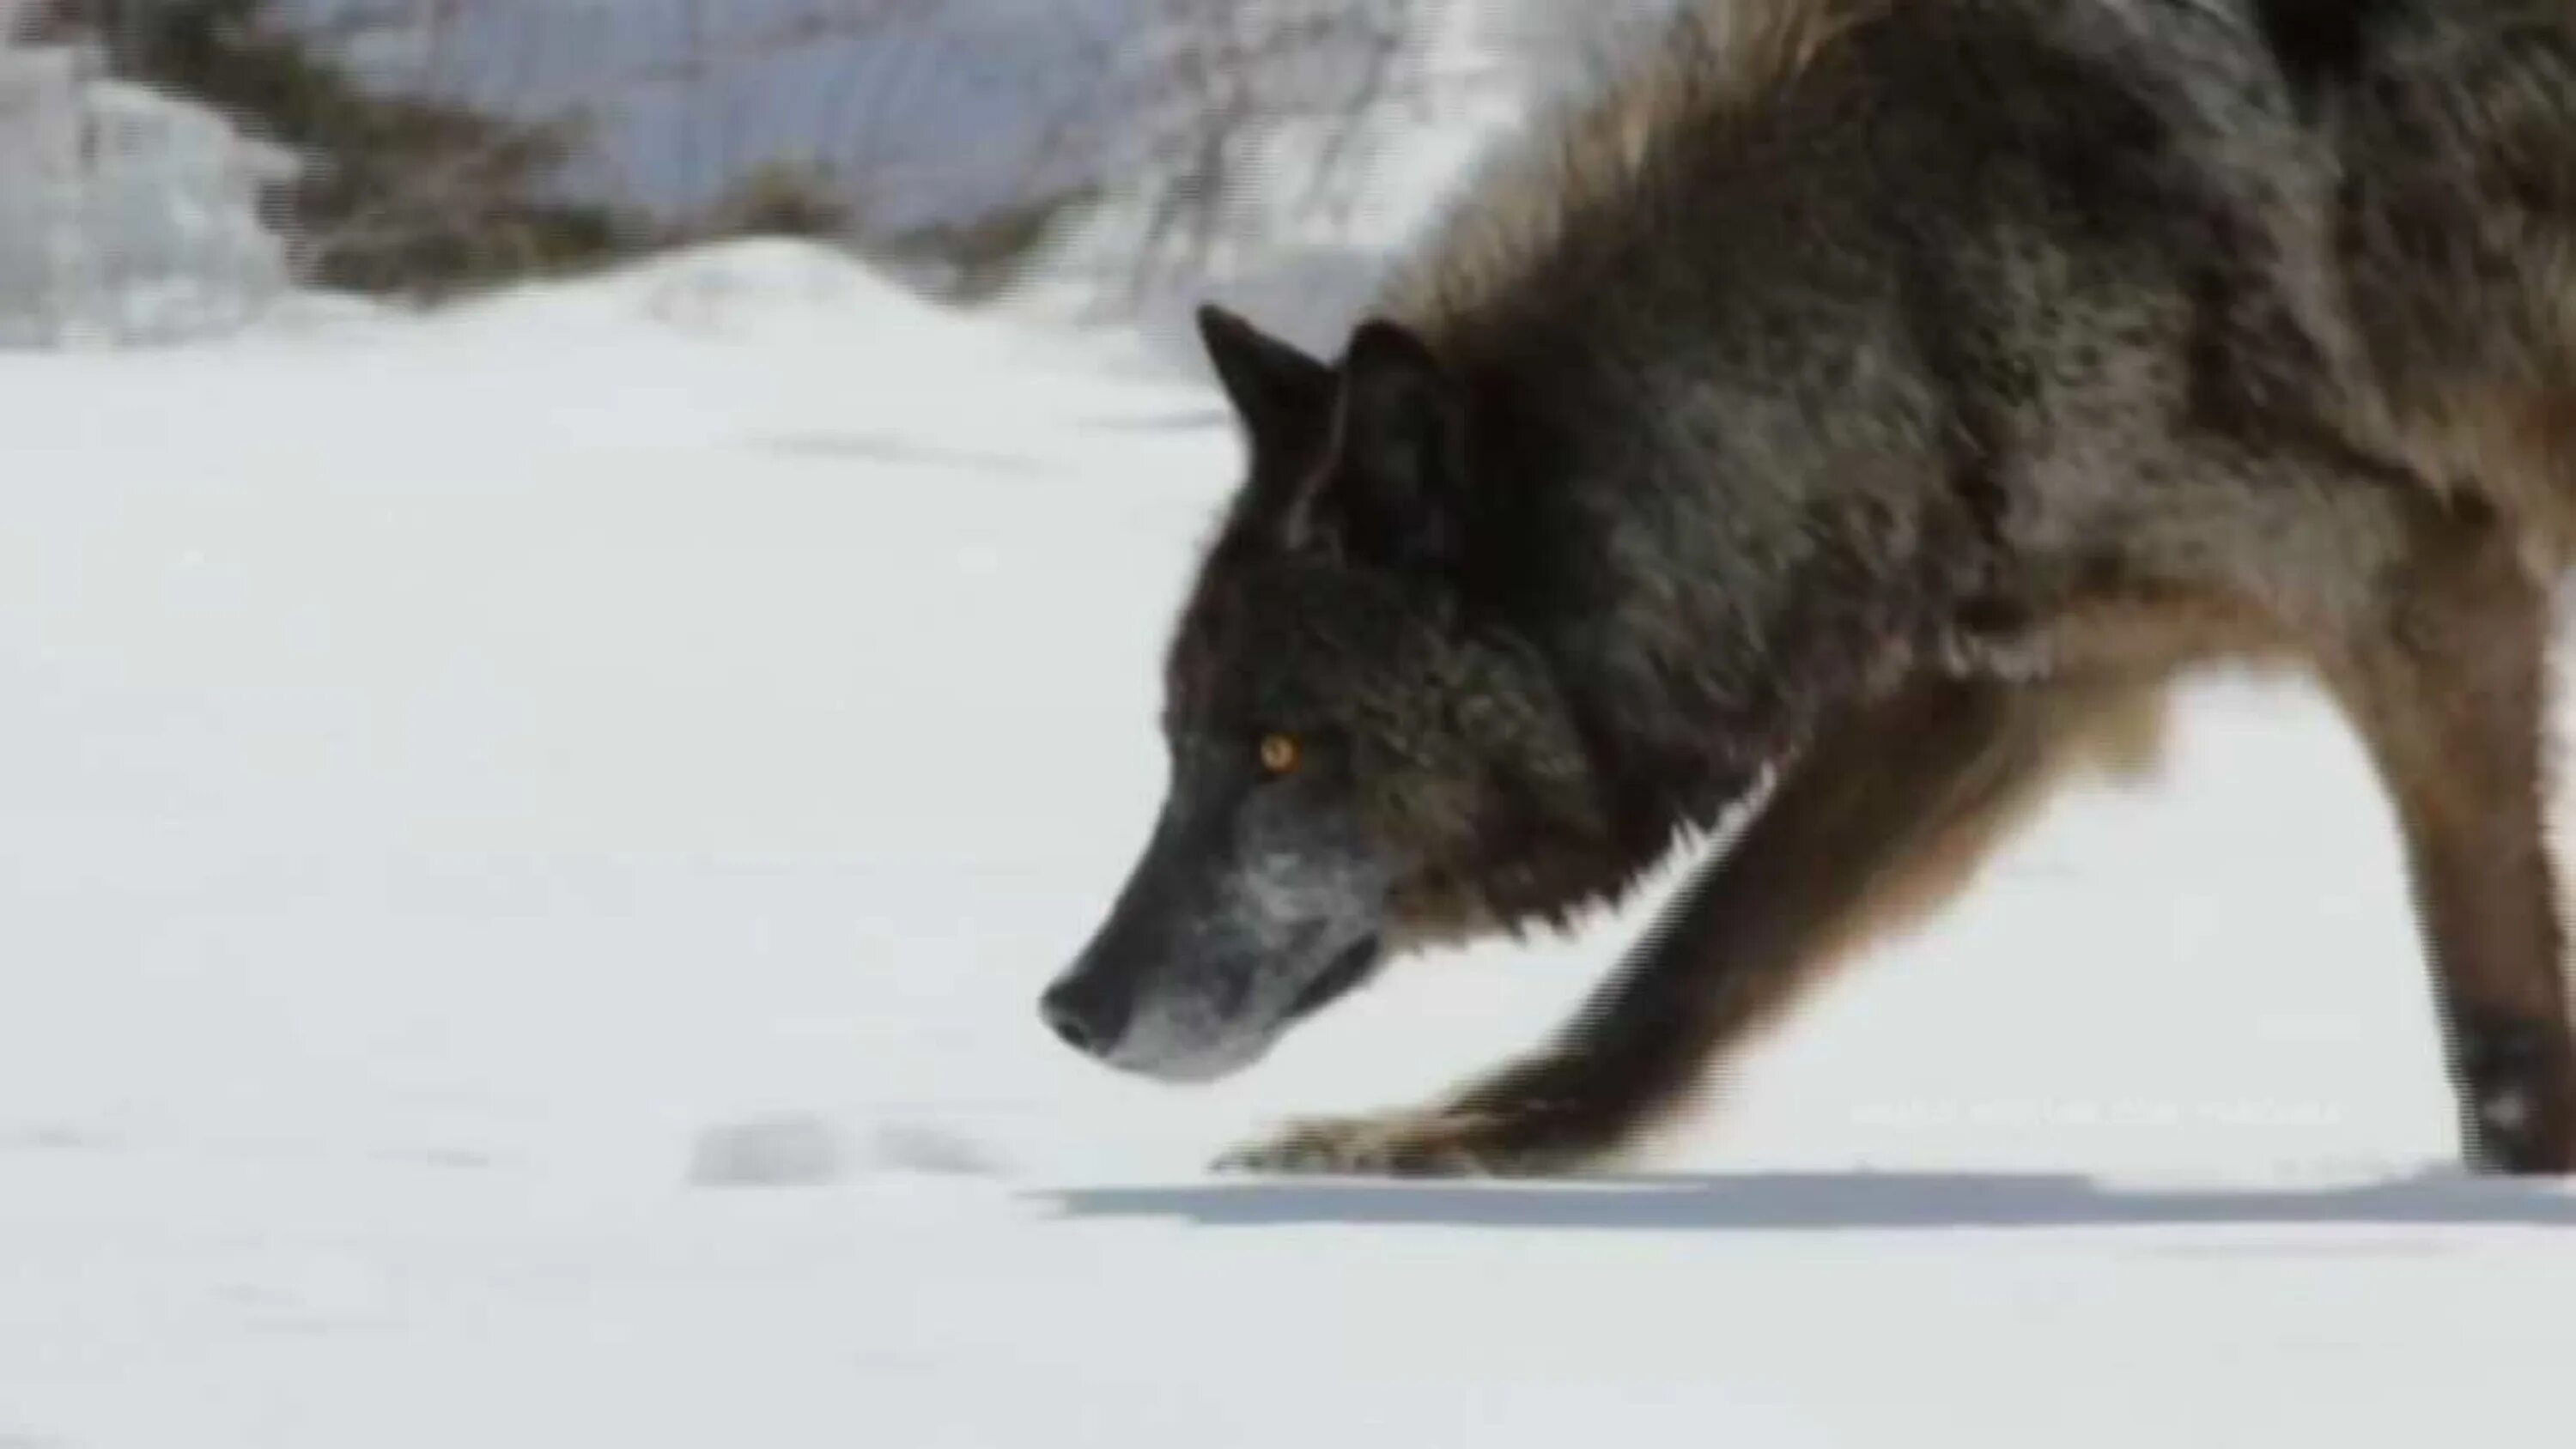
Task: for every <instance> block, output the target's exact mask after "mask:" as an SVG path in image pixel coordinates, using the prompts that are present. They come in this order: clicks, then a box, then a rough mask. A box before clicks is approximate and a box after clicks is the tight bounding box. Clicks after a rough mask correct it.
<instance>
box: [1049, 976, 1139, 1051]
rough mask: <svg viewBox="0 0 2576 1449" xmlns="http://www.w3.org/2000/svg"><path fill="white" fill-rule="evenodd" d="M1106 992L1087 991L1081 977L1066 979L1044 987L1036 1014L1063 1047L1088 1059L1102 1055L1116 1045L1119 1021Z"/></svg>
mask: <svg viewBox="0 0 2576 1449" xmlns="http://www.w3.org/2000/svg"><path fill="white" fill-rule="evenodd" d="M1107 995H1108V993H1104V992H1101V991H1097V990H1090V989H1086V987H1085V983H1084V982H1083V980H1082V978H1080V977H1078V976H1074V977H1067V978H1066V979H1064V980H1062V981H1059V982H1057V983H1056V984H1055V985H1053V986H1051V987H1049V988H1047V994H1046V995H1045V996H1044V997H1042V998H1040V999H1039V1001H1038V1014H1039V1015H1040V1016H1043V1017H1045V1018H1046V1024H1047V1025H1048V1026H1049V1027H1052V1028H1054V1030H1055V1034H1056V1035H1057V1036H1060V1037H1062V1038H1064V1044H1065V1045H1066V1046H1069V1047H1071V1048H1073V1049H1074V1050H1075V1051H1078V1052H1082V1053H1084V1054H1086V1055H1088V1056H1095V1057H1096V1056H1105V1055H1107V1054H1108V1051H1109V1049H1110V1048H1111V1047H1113V1046H1115V1045H1117V1042H1118V1029H1119V1025H1120V1024H1119V1022H1118V1021H1117V1019H1116V1018H1117V1016H1118V1014H1119V1013H1117V1012H1116V1011H1115V1010H1114V1009H1113V1003H1111V1002H1110V1001H1109V1000H1108V999H1107Z"/></svg>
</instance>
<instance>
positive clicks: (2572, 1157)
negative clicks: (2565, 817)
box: [2328, 516, 2576, 1173]
mask: <svg viewBox="0 0 2576 1449" xmlns="http://www.w3.org/2000/svg"><path fill="white" fill-rule="evenodd" d="M2395 582H2396V585H2397V586H2396V587H2394V588H2392V589H2391V590H2390V591H2389V595H2390V598H2391V600H2392V602H2391V603H2390V604H2389V605H2388V606H2387V608H2386V610H2385V611H2384V612H2385V617H2381V618H2377V619H2374V620H2372V621H2371V625H2372V627H2371V628H2369V629H2368V630H2367V631H2366V633H2364V634H2363V637H2359V638H2357V639H2354V640H2352V641H2349V642H2348V643H2346V644H2345V645H2344V647H2343V649H2342V650H2341V651H2340V653H2339V655H2338V656H2337V657H2336V658H2335V659H2334V660H2332V661H2331V662H2330V665H2329V670H2328V673H2329V677H2330V678H2331V679H2332V680H2333V682H2334V683H2335V685H2336V686H2337V689H2338V692H2339V693H2340V695H2341V697H2342V699H2343V702H2344V704H2345V707H2346V710H2347V712H2348V713H2349V714H2350V715H2351V716H2352V718H2353V720H2354V723H2355V725H2356V726H2357V728H2358V729H2359V732H2360V734H2361V735H2362V737H2363V739H2364V740H2365V741H2366V742H2367V743H2368V745H2369V748H2370V751H2371V753H2372V756H2373V758H2374V759H2375V761H2376V763H2377V764H2378V767H2379V771H2380V774H2381V777H2382V779H2383V780H2384V781H2385V783H2386V785H2387V789H2388V793H2389V796H2390V798H2391V800H2392V803H2393V804H2394V805H2395V807H2396V813H2397V817H2398V821H2399V824H2400V825H2401V827H2402V828H2403V830H2404V833H2405V839H2406V853H2407V862H2408V871H2409V875H2410V877H2411V881H2412V885H2413V889H2414V895H2415V904H2416V915H2417V917H2418V920H2419V922H2420V924H2421V928H2422V930H2423V933H2424V941H2425V948H2426V953H2427V955H2428V956H2429V957H2430V959H2431V965H2432V970H2433V977H2434V985H2435V998H2436V1001H2437V1004H2438V1006H2439V1010H2440V1018H2441V1023H2442V1026H2443V1028H2444V1036H2445V1041H2446V1045H2447V1047H2448V1051H2449V1058H2450V1061H2449V1066H2450V1071H2451V1076H2452V1083H2453V1087H2454V1089H2455V1090H2456V1091H2457V1093H2458V1095H2459V1111H2460V1123H2461V1135H2462V1140H2463V1145H2464V1147H2465V1149H2466V1153H2467V1156H2468V1158H2469V1161H2470V1164H2471V1165H2472V1166H2473V1167H2475V1168H2476V1169H2478V1170H2480V1171H2484V1172H2499V1173H2567V1172H2571V1171H2576V1022H2571V1018H2570V1015H2569V1003H2568V982H2567V978H2566V975H2565V968H2564V953H2565V939H2564V936H2563V933H2562V928H2561V925H2560V922H2559V919H2558V914H2557V911H2558V904H2557V886H2556V881H2555V878H2554V872H2553V869H2552V866H2551V861H2550V856H2549V846H2548V842H2547V839H2546V836H2545V822H2544V818H2543V813H2544V810H2545V806H2546V794H2545V789H2544V783H2545V771H2544V769H2543V757H2542V752H2543V749H2544V742H2545V731H2546V728H2547V713H2546V709H2547V706H2546V697H2547V656H2548V645H2549V619H2550V616H2549V600H2548V597H2547V594H2546V592H2545V591H2544V590H2543V589H2542V588H2541V587H2540V586H2539V585H2537V584H2536V583H2534V582H2533V581H2532V579H2531V577H2530V575H2529V573H2528V571H2527V570H2526V569H2525V568H2523V567H2522V566H2520V565H2519V564H2518V562H2517V560H2516V559H2515V557H2514V555H2513V548H2512V540H2511V538H2510V537H2509V535H2508V533H2507V531H2506V530H2505V529H2504V528H2502V527H2501V526H2500V525H2499V524H2498V522H2497V520H2496V519H2494V518H2493V517H2492V516H2486V517H2482V518H2480V519H2476V520H2469V521H2463V522H2460V523H2458V524H2457V525H2456V526H2455V527H2452V528H2450V529H2447V530H2443V531H2440V532H2439V533H2438V535H2437V536H2435V537H2433V538H2431V539H2429V540H2428V541H2427V542H2426V543H2425V544H2424V545H2423V547H2422V548H2421V550H2420V552H2419V556H2418V557H2416V558H2415V559H2413V560H2412V561H2410V564H2409V566H2408V568H2407V571H2406V575H2405V577H2403V578H2402V579H2399V580H2397V581H2395Z"/></svg>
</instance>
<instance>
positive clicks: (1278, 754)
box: [1261, 735, 1303, 775]
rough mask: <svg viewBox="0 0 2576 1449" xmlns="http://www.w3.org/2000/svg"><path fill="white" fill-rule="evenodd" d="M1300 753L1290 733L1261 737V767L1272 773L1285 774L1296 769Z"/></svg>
mask: <svg viewBox="0 0 2576 1449" xmlns="http://www.w3.org/2000/svg"><path fill="white" fill-rule="evenodd" d="M1302 753H1303V752H1302V751H1301V750H1299V749H1298V748H1297V740H1296V738H1295V737H1294V736H1292V735H1264V736H1262V737H1261V768H1262V769H1264V770H1266V771H1268V772H1269V773H1271V774H1273V775H1285V774H1287V773H1288V772H1289V771H1291V770H1294V769H1296V768H1297V760H1298V757H1299V756H1300V755H1301V754H1302Z"/></svg>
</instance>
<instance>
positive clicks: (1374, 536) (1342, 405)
mask: <svg viewBox="0 0 2576 1449" xmlns="http://www.w3.org/2000/svg"><path fill="white" fill-rule="evenodd" d="M1465 435H1466V419H1465V410H1464V407H1463V405H1462V403H1461V401H1460V397H1459V394H1458V391H1457V389H1456V387H1455V386H1454V385H1453V384H1452V382H1451V380H1450V378H1449V376H1448V374H1447V373H1446V372H1445V371H1444V370H1443V369H1442V367H1441V365H1440V359H1439V358H1437V357H1435V356H1433V355H1432V352H1431V349H1430V348H1429V347H1428V346H1426V345H1425V344H1424V343H1423V341H1422V339H1421V338H1419V337H1417V336H1415V335H1414V334H1413V333H1411V332H1409V331H1406V330H1405V329H1404V328H1402V327H1400V326H1397V325H1396V324H1395V323H1392V322H1375V321H1373V322H1367V323H1364V324H1362V325H1361V327H1360V328H1359V330H1358V331H1357V332H1355V333H1353V334H1352V336H1351V343H1350V349H1349V351H1348V352H1347V353H1346V354H1344V356H1343V359H1342V366H1341V387H1340V391H1339V393H1338V394H1337V396H1336V398H1335V400H1334V412H1333V451H1332V455H1331V459H1330V462H1329V464H1328V466H1326V467H1325V468H1323V469H1321V470H1319V472H1318V473H1317V475H1316V483H1315V487H1314V491H1313V492H1312V493H1311V494H1310V495H1309V496H1307V497H1305V498H1302V499H1300V500H1299V501H1298V506H1297V507H1295V508H1293V509H1291V510H1290V511H1289V515H1288V523H1287V527H1288V542H1289V544H1290V546H1291V547H1296V546H1299V545H1301V544H1321V545H1323V546H1326V547H1333V548H1338V549H1339V550H1341V551H1343V552H1346V553H1349V554H1352V555H1354V556H1358V557H1362V558H1367V559H1369V560H1371V561H1374V562H1377V563H1381V564H1388V565H1393V566H1399V567H1402V566H1437V565H1441V564H1445V563H1449V562H1453V561H1454V560H1455V559H1456V557H1457V554H1458V552H1459V549H1460V547H1461V545H1462V543H1463V540H1464V536H1465V522H1466V520H1465V512H1466V465H1465V458H1464V451H1465V448H1464V440H1465Z"/></svg>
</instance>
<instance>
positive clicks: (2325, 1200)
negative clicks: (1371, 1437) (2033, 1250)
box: [1040, 1172, 2576, 1232]
mask: <svg viewBox="0 0 2576 1449" xmlns="http://www.w3.org/2000/svg"><path fill="white" fill-rule="evenodd" d="M1040 1198H1041V1200H1042V1201H1045V1202H1048V1203H1051V1204H1052V1205H1053V1206H1054V1207H1055V1208H1056V1209H1057V1210H1058V1211H1059V1212H1060V1213H1061V1214H1062V1215H1063V1216H1066V1217H1070V1218H1179V1219H1184V1220H1187V1221H1190V1222H1194V1223H1197V1224H1200V1225H1202V1226H1206V1227H1272V1226H1285V1225H1291V1224H1307V1225H1314V1224H1337V1225H1348V1226H1442V1227H1471V1228H1601V1229H1625V1230H1634V1231H1691V1232H1817V1231H1834V1230H1846V1231H1851V1230H1864V1231H1865V1230H1880V1231H1896V1230H1920V1229H1960V1228H1968V1229H1980V1228H1983V1229H2000V1228H2088V1227H2112V1228H2116V1227H2169V1226H2182V1225H2195V1224H2197V1225H2219V1226H2259V1225H2266V1224H2309V1223H2314V1224H2342V1225H2364V1226H2406V1225H2428V1226H2505V1227H2532V1228H2557V1227H2568V1228H2576V1193H2571V1192H2570V1191H2568V1190H2567V1189H2566V1188H2564V1187H2562V1186H2560V1185H2558V1184H2554V1183H2545V1182H2517V1181H2511V1180H2503V1179H2483V1180H2482V1179H2475V1178H2467V1177H2461V1176H2456V1175H2452V1176H2433V1177H2426V1178H2422V1179H2415V1180H2407V1181H2398V1182H2388V1183H2375V1184H2365V1185H2357V1186H2345V1187H2322V1188H2307V1189H2225V1188H2211V1189H2157V1188H2145V1187H2122V1186H2118V1185H2106V1184H2102V1183H2098V1182H2095V1181H2093V1180H2091V1179H2088V1178H2084V1177H2077V1176H2057V1175H2046V1174H2012V1173H1948V1174H1935V1173H1866V1172H1863V1173H1746V1174H1731V1175H1725V1176H1712V1177H1671V1178H1604V1179H1592V1180H1589V1181H1582V1182H1565V1183H1551V1184H1536V1183H1512V1182H1477V1183H1446V1182H1441V1183H1432V1182H1423V1183H1411V1182H1362V1181H1355V1180H1354V1181H1284V1180H1245V1181H1240V1182H1222V1183H1211V1184H1205V1185H1197V1186H1187V1187H1126V1188H1078V1189H1068V1190H1062V1191H1056V1192H1049V1193H1045V1194H1041V1195H1040Z"/></svg>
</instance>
